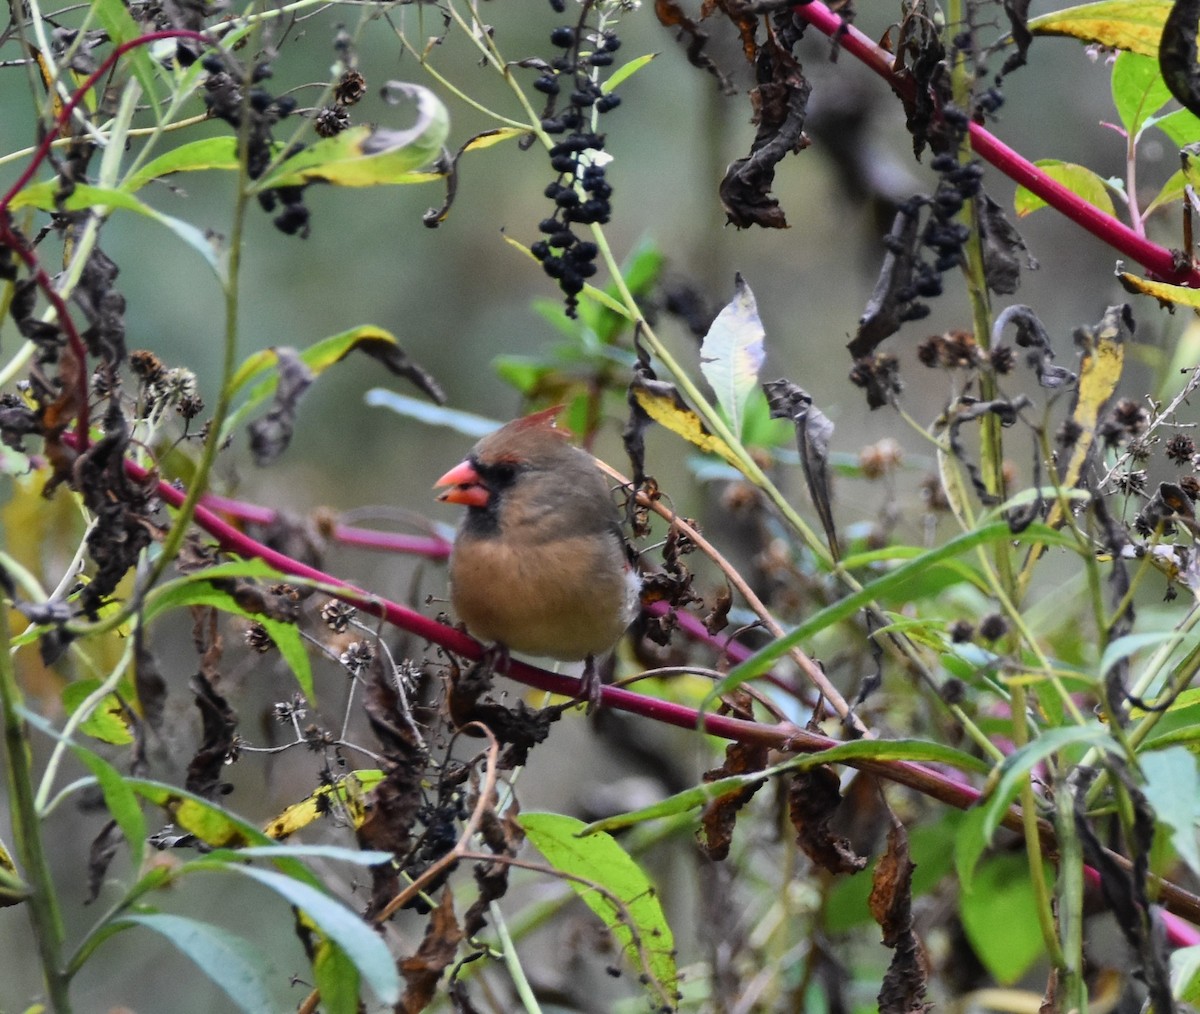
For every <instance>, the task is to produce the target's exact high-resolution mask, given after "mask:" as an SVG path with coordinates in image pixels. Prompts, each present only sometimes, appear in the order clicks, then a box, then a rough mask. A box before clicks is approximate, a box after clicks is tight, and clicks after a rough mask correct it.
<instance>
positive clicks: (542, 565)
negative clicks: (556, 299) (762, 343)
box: [434, 406, 640, 712]
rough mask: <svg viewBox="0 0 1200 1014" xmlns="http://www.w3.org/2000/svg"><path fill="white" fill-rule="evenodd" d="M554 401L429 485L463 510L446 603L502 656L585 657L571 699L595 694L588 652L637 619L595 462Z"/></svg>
mask: <svg viewBox="0 0 1200 1014" xmlns="http://www.w3.org/2000/svg"><path fill="white" fill-rule="evenodd" d="M561 411H562V409H561V406H558V407H555V408H551V409H546V410H544V411H541V412H536V413H534V414H533V415H528V416H525V417H523V418H520V419H515V420H513V421H512V422H510V423H508V424H506V425H504V426H502V427H501V428H500V429H498V430H496V431H494V432H493V433H490V434H489V435H487V436H485V437H484V438H483V439H482V440H480V441H479V442H478V443H477V444H476V445H475V446H474V447H473V448H472V449H471V451H470V452H469V453H468V455H467V457H466V458H465V459H464V460H463V461H462V462H460V463H459V464H458V465H456V466H455V467H454V468H452V469H450V471H448V472H447V473H446V474H445V475H443V476H442V477H441V478H440V479H438V481H437V482H436V483H435V484H434V488H435V489H442V490H443V492H442V493H441V494H439V496H438V497H437V499H438V500H440V501H442V502H444V503H452V504H461V505H463V506H465V507H466V509H467V510H466V514H465V516H464V517H463V520H462V523H461V525H460V527H459V529H458V533H457V535H456V536H455V539H454V546H453V549H452V551H451V554H450V565H449V578H450V603H451V605H452V606H453V608H454V611H455V613H456V614H457V615H458V618H459V619H460V620H461V621H462V622H463V623H464V624H465V625H466V628H467V630H468V631H469V632H470V633H471V634H472V635H473V636H474V637H475V638H477V639H478V640H480V641H482V642H485V643H489V644H491V645H493V646H494V647H495V648H496V649H498V651H499V652H500V654H501V657H502V658H507V653H508V652H509V651H516V652H521V653H523V654H527V655H534V656H537V657H541V658H554V659H559V660H561V661H578V660H581V659H582V660H583V661H584V671H583V676H582V677H581V682H580V694H579V697H580V698H585V699H586V700H587V703H588V711H589V712H590V711H591V710H593V709H594V708H595V707H596V705H597V704H598V703H599V701H600V697H601V685H600V680H599V676H598V674H597V672H596V667H595V663H596V658H597V656H600V655H603V654H604V653H605V652H606V651H608V650H609V649H610V648H612V647H613V646H614V645H615V644H616V642H617V641H618V640H619V639H620V638H621V635H622V634H624V632H625V630H626V628H627V627H628V626H629V624H630V623H631V622H632V620H633V618H634V616H635V615H636V614H637V610H638V606H639V601H640V595H639V591H640V578H639V577H638V575H637V573H636V571H635V570H634V568H633V567H632V566H631V564H630V559H629V555H628V553H627V549H626V542H625V539H624V537H623V535H622V533H621V526H620V520H621V517H620V512H619V511H618V509H617V506H616V503H615V502H614V500H613V496H612V493H611V491H610V488H609V484H608V480H607V479H606V478H605V476H604V474H603V473H602V472H601V471H600V469H599V468H598V467H597V465H596V462H595V459H593V458H592V456H591V455H590V454H588V453H587V452H585V451H583V450H580V449H579V448H578V447H575V446H574V445H573V444H571V443H570V439H569V434H568V433H567V431H566V430H564V429H560V428H558V427H557V426H555V425H554V421H555V419H556V418H557V416H558V414H559V413H560V412H561Z"/></svg>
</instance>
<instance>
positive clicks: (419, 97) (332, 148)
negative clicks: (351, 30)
mask: <svg viewBox="0 0 1200 1014" xmlns="http://www.w3.org/2000/svg"><path fill="white" fill-rule="evenodd" d="M393 90H397V91H401V92H403V93H405V94H407V95H409V96H411V97H412V98H414V99H416V102H417V122H416V123H415V124H414V125H413V126H412V127H410V128H409V129H408V130H391V129H389V128H386V127H371V126H367V125H365V124H364V125H363V126H359V127H351V128H350V129H349V130H343V131H342V132H341V133H340V134H335V135H334V136H333V137H326V138H323V139H322V140H320V141H317V142H316V143H315V144H311V145H309V146H308V147H307V148H305V149H304V150H303V151H301V152H298V153H297V154H295V155H293V156H292V157H291V158H289V159H285V160H284V161H283V162H282V163H281V164H280V165H279V166H277V167H276V168H275V170H274V171H273V172H270V173H268V174H267V175H266V176H265V177H263V178H262V179H260V180H258V181H257V182H256V184H255V191H256V192H257V191H262V190H267V189H270V188H272V187H294V186H299V185H300V184H302V183H316V182H321V183H333V184H335V185H337V186H342V187H373V186H378V185H380V184H394V183H413V182H425V181H426V180H427V179H428V178H429V176H428V174H423V175H422V176H421V177H419V178H417V177H415V176H414V170H416V169H419V168H421V167H422V166H425V165H428V164H429V163H430V162H432V161H433V160H434V159H435V158H437V157H438V156H439V155H440V154H441V151H442V145H443V144H444V143H445V141H446V135H447V134H448V133H449V131H450V120H449V114H448V113H447V112H446V107H445V106H444V105H442V101H441V99H439V98H438V97H437V96H436V95H435V94H434V93H433V92H431V91H430V90H429V89H428V88H423V87H421V86H420V85H411V84H396V85H393Z"/></svg>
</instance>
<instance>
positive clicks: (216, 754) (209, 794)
mask: <svg viewBox="0 0 1200 1014" xmlns="http://www.w3.org/2000/svg"><path fill="white" fill-rule="evenodd" d="M190 686H191V690H192V693H193V694H194V695H195V699H196V707H197V708H198V709H199V710H200V721H201V727H202V730H203V731H202V737H201V743H200V747H199V749H198V750H197V751H196V753H195V755H194V756H193V757H192V759H191V761H190V762H189V763H188V770H187V781H186V782H185V783H184V787H185V788H186V789H187V790H188V791H189V792H194V793H195V794H196V795H198V796H202V797H203V798H205V799H212V798H213V797H214V796H219V795H222V794H223V792H224V790H225V782H224V781H223V780H222V777H221V775H222V773H223V772H224V769H225V761H226V760H227V759H228V757H229V756H230V754H231V752H232V751H233V734H234V732H235V731H236V730H237V724H238V720H237V713H236V712H235V711H234V710H233V708H231V707H230V706H229V702H228V701H226V700H225V698H224V697H222V696H221V695H220V694H219V693H217V690H216V688H215V687H214V686H213V685H212V683H211V682H210V681H209V679H208V678H207V677H206V676H205V674H204V673H203V672H198V673H196V675H195V676H193V677H192V679H191V683H190Z"/></svg>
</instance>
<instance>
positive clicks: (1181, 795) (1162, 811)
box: [1138, 746, 1200, 873]
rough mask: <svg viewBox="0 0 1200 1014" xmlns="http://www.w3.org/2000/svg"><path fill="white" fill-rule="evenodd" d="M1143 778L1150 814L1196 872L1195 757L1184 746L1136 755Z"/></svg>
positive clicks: (1199, 806) (1199, 785)
mask: <svg viewBox="0 0 1200 1014" xmlns="http://www.w3.org/2000/svg"><path fill="white" fill-rule="evenodd" d="M1138 766H1139V767H1140V768H1141V769H1142V775H1143V776H1144V777H1145V779H1146V784H1145V787H1144V789H1143V791H1144V792H1145V794H1146V798H1147V799H1148V800H1149V801H1150V805H1151V806H1152V807H1154V815H1155V817H1157V818H1158V820H1159V822H1160V823H1163V824H1165V825H1167V827H1169V828H1170V829H1171V844H1172V845H1173V846H1174V847H1175V851H1176V852H1177V853H1178V854H1179V858H1180V859H1182V860H1183V861H1184V862H1185V863H1187V865H1188V868H1189V869H1191V871H1192V872H1193V873H1200V847H1198V846H1197V843H1196V821H1197V819H1198V818H1200V776H1198V775H1197V773H1196V758H1195V757H1194V756H1193V755H1192V754H1191V753H1190V752H1189V751H1188V750H1187V749H1186V748H1184V747H1182V746H1173V747H1170V748H1169V749H1166V750H1154V751H1151V752H1148V753H1143V754H1141V755H1139V757H1138Z"/></svg>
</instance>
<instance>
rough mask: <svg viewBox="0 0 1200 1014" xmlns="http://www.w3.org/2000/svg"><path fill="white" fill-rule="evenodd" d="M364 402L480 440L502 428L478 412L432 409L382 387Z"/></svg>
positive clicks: (408, 396) (423, 402) (442, 406)
mask: <svg viewBox="0 0 1200 1014" xmlns="http://www.w3.org/2000/svg"><path fill="white" fill-rule="evenodd" d="M363 400H364V401H365V402H366V403H367V404H368V405H370V406H372V407H373V408H388V409H391V410H392V411H393V412H395V413H397V414H398V415H402V416H404V417H406V418H408V419H416V420H417V422H423V423H425V424H426V425H427V426H445V427H447V428H448V429H452V430H454V431H455V432H456V433H461V434H462V435H463V436H466V437H470V438H471V439H472V440H478V439H479V438H480V437H486V436H487V435H488V434H489V433H493V432H495V431H496V430H498V429H499V428H500V425H501V424H500V423H498V422H496V420H495V419H489V418H487V417H486V416H482V415H476V414H475V413H474V412H464V411H462V410H461V409H457V408H446V407H445V406H444V405H431V404H430V403H429V402H427V401H421V399H420V398H413V397H411V396H410V395H407V394H400V393H399V392H398V391H390V390H387V389H386V388H382V387H373V388H371V390H369V391H368V392H367V393H366V394H365V395H363Z"/></svg>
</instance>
